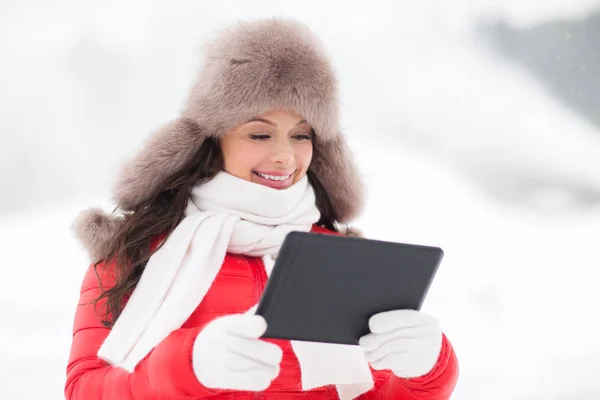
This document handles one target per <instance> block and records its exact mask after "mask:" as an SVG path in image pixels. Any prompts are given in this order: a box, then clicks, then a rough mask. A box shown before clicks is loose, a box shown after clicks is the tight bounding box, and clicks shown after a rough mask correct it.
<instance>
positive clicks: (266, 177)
mask: <svg viewBox="0 0 600 400" xmlns="http://www.w3.org/2000/svg"><path fill="white" fill-rule="evenodd" d="M253 173H254V181H255V182H256V183H259V184H261V185H264V186H268V187H271V188H273V189H285V188H287V187H289V186H290V185H291V184H292V181H293V178H294V174H295V173H296V171H294V172H292V173H289V174H286V173H282V172H270V171H269V172H262V171H253ZM284 177H285V178H284ZM281 178H284V179H281Z"/></svg>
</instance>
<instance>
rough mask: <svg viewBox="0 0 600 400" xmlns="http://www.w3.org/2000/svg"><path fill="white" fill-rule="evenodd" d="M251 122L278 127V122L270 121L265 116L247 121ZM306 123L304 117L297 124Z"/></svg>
mask: <svg viewBox="0 0 600 400" xmlns="http://www.w3.org/2000/svg"><path fill="white" fill-rule="evenodd" d="M250 122H263V123H265V124H267V125H271V126H273V127H275V128H277V124H276V123H275V122H273V121H269V120H268V119H264V118H252V119H251V120H249V121H248V122H247V123H250ZM305 123H306V120H305V119H303V120H300V121H299V122H298V123H297V124H296V125H295V126H300V125H302V124H305Z"/></svg>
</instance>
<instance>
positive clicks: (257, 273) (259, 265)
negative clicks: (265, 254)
mask: <svg viewBox="0 0 600 400" xmlns="http://www.w3.org/2000/svg"><path fill="white" fill-rule="evenodd" d="M250 268H252V273H253V274H254V281H255V282H256V293H257V296H256V297H257V298H256V301H257V302H258V301H260V298H261V297H262V295H263V292H264V290H265V285H266V279H265V276H266V274H267V271H266V269H265V266H264V264H263V261H262V260H261V259H260V258H255V259H253V260H251V265H250Z"/></svg>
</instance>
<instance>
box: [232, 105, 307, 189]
mask: <svg viewBox="0 0 600 400" xmlns="http://www.w3.org/2000/svg"><path fill="white" fill-rule="evenodd" d="M311 132H312V127H311V126H310V125H309V124H308V123H307V122H306V121H304V119H303V118H302V117H299V116H297V115H294V114H291V113H289V112H286V111H269V112H267V113H265V114H263V115H260V116H258V117H256V118H253V119H252V120H250V121H248V122H246V123H244V124H242V125H239V126H237V127H235V128H233V129H230V130H229V131H227V132H226V133H225V135H224V136H223V138H222V140H221V149H222V151H223V158H224V163H225V167H224V169H225V172H228V173H230V174H231V175H234V176H236V177H238V178H241V179H245V180H247V181H251V182H254V183H258V184H260V185H265V186H269V187H272V188H275V189H286V188H288V187H290V186H292V185H293V184H294V183H296V182H298V181H299V180H300V179H301V178H302V177H303V176H304V175H305V174H306V170H307V169H308V166H309V165H310V161H311V159H312V154H313V143H312V133H311Z"/></svg>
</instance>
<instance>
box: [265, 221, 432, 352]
mask: <svg viewBox="0 0 600 400" xmlns="http://www.w3.org/2000/svg"><path fill="white" fill-rule="evenodd" d="M442 257H443V251H442V249H440V248H438V247H431V246H420V245H413V244H403V243H393V242H384V241H378V240H370V239H364V238H356V237H345V236H337V235H330V234H318V233H305V232H291V233H290V234H288V235H287V237H286V239H285V240H284V242H283V244H282V247H281V250H280V252H279V256H278V257H277V259H276V261H275V265H274V266H273V270H272V272H271V275H270V277H269V280H268V281H267V285H266V287H265V291H264V293H263V295H262V297H261V300H260V302H259V304H258V307H257V309H256V314H258V315H261V316H263V317H264V318H265V320H266V321H267V325H268V327H267V331H266V332H265V334H264V335H263V338H273V339H287V340H302V341H311V342H324V343H338V344H351V345H356V344H358V340H359V339H360V337H362V336H363V335H366V334H367V333H369V326H368V320H369V318H370V317H371V316H372V315H374V314H377V313H379V312H383V311H389V310H396V309H412V310H419V309H420V308H421V305H422V304H423V301H424V300H425V297H426V295H427V292H428V290H429V287H430V285H431V283H432V281H433V278H434V276H435V274H436V272H437V269H438V266H439V264H440V262H441V260H442Z"/></svg>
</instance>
